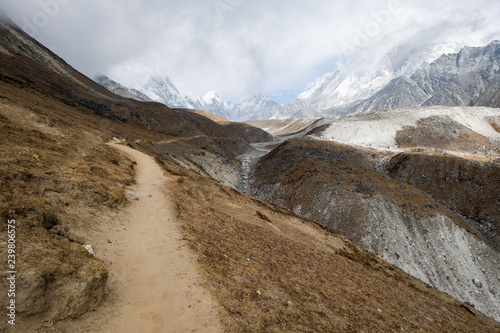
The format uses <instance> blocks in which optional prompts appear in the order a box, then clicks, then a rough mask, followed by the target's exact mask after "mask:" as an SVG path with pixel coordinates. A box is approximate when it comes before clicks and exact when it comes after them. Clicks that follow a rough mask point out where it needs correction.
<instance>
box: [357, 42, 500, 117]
mask: <svg viewBox="0 0 500 333" xmlns="http://www.w3.org/2000/svg"><path fill="white" fill-rule="evenodd" d="M499 81H500V42H499V41H494V42H492V43H490V44H489V45H487V46H484V47H464V48H462V49H461V50H460V52H458V53H450V54H444V55H442V56H441V57H439V58H438V59H437V60H436V61H434V62H433V63H432V64H431V65H430V66H427V67H425V68H422V69H419V70H417V71H416V72H415V73H414V74H413V75H411V76H410V77H406V76H400V77H397V78H396V79H394V80H392V81H391V82H390V83H389V84H388V85H387V86H385V87H384V88H383V89H382V90H380V91H379V92H377V93H376V94H374V95H373V96H372V97H370V98H369V99H367V100H365V101H363V102H361V103H359V104H358V105H357V106H356V107H355V108H354V111H356V112H368V111H372V110H381V109H396V108H403V107H410V106H421V105H422V106H432V105H443V106H475V105H480V106H490V107H498V106H499V105H498V98H496V99H495V96H498V94H499V87H498V82H499ZM495 100H496V102H495Z"/></svg>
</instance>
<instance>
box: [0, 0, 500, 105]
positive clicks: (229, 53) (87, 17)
mask: <svg viewBox="0 0 500 333" xmlns="http://www.w3.org/2000/svg"><path fill="white" fill-rule="evenodd" d="M0 8H1V9H3V10H4V11H5V12H6V13H7V14H8V16H9V17H10V18H11V19H12V20H13V21H14V22H16V23H17V24H18V25H19V26H21V28H23V29H24V30H25V31H27V32H28V33H30V34H31V35H32V36H34V37H35V38H36V39H37V40H39V41H40V42H41V43H43V44H44V45H45V46H47V47H49V48H50V49H51V50H52V51H54V52H55V53H57V54H58V55H60V56H61V57H62V58H64V59H65V60H66V61H67V62H68V63H69V64H71V65H72V66H74V67H75V68H77V69H78V70H80V71H82V72H83V73H85V74H86V75H88V76H90V77H93V76H95V75H96V74H99V73H103V74H106V75H108V76H110V77H111V78H112V79H114V80H116V81H118V82H120V83H122V84H124V85H126V86H137V85H140V84H141V83H143V82H145V81H146V80H147V78H148V77H149V76H150V75H152V74H160V75H164V74H167V75H169V76H170V77H171V78H172V80H173V81H174V82H176V83H177V84H178V85H180V86H182V87H184V88H186V89H187V90H190V91H192V92H194V93H196V94H198V95H201V96H203V95H204V94H205V93H206V92H207V91H208V90H212V89H214V90H216V91H217V92H218V93H219V94H220V95H221V96H222V97H223V98H225V99H228V100H231V101H233V102H236V101H241V100H243V99H246V98H249V97H251V96H253V95H255V94H257V93H260V92H262V93H264V94H265V95H267V96H269V97H272V98H274V99H275V100H277V101H279V102H281V103H288V102H291V101H293V99H295V97H296V96H297V95H298V94H299V93H301V92H302V91H304V90H305V89H306V87H307V85H308V83H310V82H312V81H314V79H315V78H316V77H318V76H321V75H322V74H324V73H326V72H332V71H334V70H336V69H337V68H339V67H340V66H342V65H343V64H344V63H345V62H346V61H348V60H349V59H352V58H354V57H356V58H358V59H364V61H373V60H375V59H377V57H379V56H380V55H381V54H384V53H385V52H387V51H389V50H390V49H391V48H393V47H395V46H397V45H400V44H402V43H409V42H410V43H414V42H415V43H416V42H419V43H420V42H457V43H460V44H464V45H466V44H467V45H472V46H477V45H485V44H487V43H489V42H490V41H492V40H494V39H500V21H499V19H500V1H498V0H439V1H438V0H408V1H406V0H399V1H398V0H395V1H392V0H382V1H380V0H336V1H331V0H309V1H303V0H286V1H285V0H84V1H82V0H0Z"/></svg>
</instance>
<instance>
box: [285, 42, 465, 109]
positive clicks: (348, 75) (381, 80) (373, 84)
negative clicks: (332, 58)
mask: <svg viewBox="0 0 500 333" xmlns="http://www.w3.org/2000/svg"><path fill="white" fill-rule="evenodd" d="M459 48H460V46H459V45H458V44H427V45H423V46H418V47H414V46H400V47H398V48H395V49H393V50H392V51H390V52H389V53H387V54H385V55H383V56H382V57H381V58H380V59H376V58H374V59H371V60H370V61H366V60H365V59H353V60H352V61H351V62H350V63H348V64H347V65H346V66H345V67H343V68H342V69H340V70H337V71H336V72H333V73H327V74H325V75H323V76H322V77H320V78H318V79H317V80H316V81H315V82H314V83H313V84H311V85H310V87H309V88H308V89H307V90H306V91H305V92H303V93H302V94H300V95H299V96H298V98H297V99H296V100H295V101H294V102H293V104H292V105H290V106H287V108H286V110H285V112H284V113H281V114H280V115H279V116H281V117H285V116H294V117H304V116H321V115H336V114H343V113H349V112H352V111H353V107H354V106H355V105H356V104H357V103H359V102H361V101H363V100H365V99H368V98H370V97H371V96H373V95H374V94H375V93H377V92H379V91H380V90H382V89H383V88H384V87H385V86H386V85H387V84H388V83H389V82H391V80H393V79H395V78H397V77H399V76H411V75H412V74H414V73H415V72H416V71H417V70H419V69H422V68H426V67H428V66H429V65H430V63H432V62H433V61H434V60H436V59H437V58H439V57H440V56H441V55H443V54H445V53H450V52H456V51H458V49H459Z"/></svg>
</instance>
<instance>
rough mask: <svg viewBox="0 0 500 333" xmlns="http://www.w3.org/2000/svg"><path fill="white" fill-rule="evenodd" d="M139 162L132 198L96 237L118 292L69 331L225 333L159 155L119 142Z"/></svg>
mask: <svg viewBox="0 0 500 333" xmlns="http://www.w3.org/2000/svg"><path fill="white" fill-rule="evenodd" d="M111 145H112V146H113V147H115V148H116V149H119V150H120V151H122V152H124V153H126V154H127V155H128V156H129V157H130V158H132V160H135V161H136V162H137V167H136V184H134V186H132V187H131V188H129V189H128V191H127V192H128V194H129V196H130V197H129V198H130V200H131V201H132V203H131V204H130V205H129V206H127V207H126V208H125V209H124V210H123V211H121V212H119V213H118V214H117V215H116V216H113V217H112V218H111V219H110V221H107V222H109V230H108V229H106V231H105V233H104V232H102V235H101V236H99V235H96V237H95V238H94V240H95V241H96V245H97V250H96V256H97V257H100V258H102V259H103V260H104V262H105V263H107V265H108V269H109V274H110V277H109V281H108V284H109V286H110V290H111V294H110V295H111V296H110V299H109V300H108V301H106V302H105V303H104V304H103V306H101V307H100V308H99V309H98V310H97V311H96V312H94V313H92V314H87V315H86V316H84V317H82V318H81V319H80V320H79V321H78V322H75V323H73V326H72V327H70V328H67V329H68V331H70V330H72V329H76V330H77V331H78V332H106V333H115V332H116V333H118V332H119V333H123V332H131V333H132V332H133V333H138V332H141V333H142V332H144V333H175V332H200V333H210V332H222V331H223V330H222V328H221V326H220V323H219V321H218V308H217V304H216V302H215V300H214V299H213V298H212V297H211V295H210V294H209V293H208V292H207V291H206V290H205V289H204V288H203V287H202V285H201V284H202V278H201V277H200V275H199V273H198V271H197V268H196V259H195V256H194V254H193V253H192V252H191V250H190V249H189V247H188V244H187V243H186V241H185V240H183V237H182V235H181V232H180V227H179V225H178V224H177V222H176V219H175V213H174V212H173V209H172V208H171V201H170V200H169V197H168V193H166V190H165V186H164V183H165V182H167V181H168V179H167V178H166V176H165V174H164V172H163V170H162V169H161V167H160V166H159V165H158V164H157V163H156V161H155V160H154V159H153V158H152V157H150V156H148V155H146V154H144V153H142V152H139V151H137V150H135V149H132V148H130V147H127V146H123V145H120V144H117V142H116V141H115V142H113V143H112V144H111Z"/></svg>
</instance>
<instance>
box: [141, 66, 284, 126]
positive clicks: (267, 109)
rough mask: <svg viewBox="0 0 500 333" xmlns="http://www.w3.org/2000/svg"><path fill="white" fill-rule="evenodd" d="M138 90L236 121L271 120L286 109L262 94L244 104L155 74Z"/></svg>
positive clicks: (175, 104) (168, 102) (170, 103)
mask: <svg viewBox="0 0 500 333" xmlns="http://www.w3.org/2000/svg"><path fill="white" fill-rule="evenodd" d="M136 90H138V91H140V92H141V93H143V94H145V95H147V96H148V97H149V98H151V99H152V100H154V101H156V102H160V103H163V104H166V105H168V106H169V107H171V108H186V109H200V110H205V111H208V112H210V113H213V114H215V115H218V116H221V117H224V118H226V119H230V120H233V121H244V120H258V119H269V118H272V117H274V116H275V115H276V114H277V113H280V112H282V111H283V107H282V106H281V105H280V104H278V103H276V102H275V101H274V100H272V99H270V98H268V97H266V96H264V95H262V94H259V95H256V96H254V97H253V98H251V99H250V100H248V101H246V102H244V103H242V104H232V103H230V102H228V101H225V100H224V99H223V98H222V97H220V96H219V95H218V94H217V92H216V91H215V90H212V91H209V92H208V93H207V94H206V95H205V96H203V97H199V96H196V95H195V94H193V93H191V92H189V91H187V90H185V89H182V88H180V87H179V86H177V85H175V84H174V83H173V82H172V80H171V79H170V78H169V77H168V76H159V75H155V76H152V77H151V78H150V79H149V80H148V81H147V82H146V84H145V85H144V86H142V87H136Z"/></svg>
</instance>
